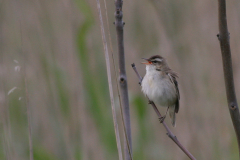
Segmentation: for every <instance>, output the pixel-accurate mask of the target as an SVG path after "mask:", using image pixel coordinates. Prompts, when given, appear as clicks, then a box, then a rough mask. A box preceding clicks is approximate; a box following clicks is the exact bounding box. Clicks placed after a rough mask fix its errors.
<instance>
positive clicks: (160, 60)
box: [154, 58, 162, 62]
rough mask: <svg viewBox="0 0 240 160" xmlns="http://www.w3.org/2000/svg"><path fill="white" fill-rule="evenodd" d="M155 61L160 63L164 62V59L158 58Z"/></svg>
mask: <svg viewBox="0 0 240 160" xmlns="http://www.w3.org/2000/svg"><path fill="white" fill-rule="evenodd" d="M154 60H155V61H159V62H162V59H160V58H156V59H154Z"/></svg>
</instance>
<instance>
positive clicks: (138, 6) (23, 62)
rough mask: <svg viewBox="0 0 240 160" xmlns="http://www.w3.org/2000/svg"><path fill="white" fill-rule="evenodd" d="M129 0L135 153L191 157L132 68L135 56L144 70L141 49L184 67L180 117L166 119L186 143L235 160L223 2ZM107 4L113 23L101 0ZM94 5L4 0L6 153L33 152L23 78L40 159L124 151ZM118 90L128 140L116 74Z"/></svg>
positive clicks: (235, 18) (233, 21) (0, 150)
mask: <svg viewBox="0 0 240 160" xmlns="http://www.w3.org/2000/svg"><path fill="white" fill-rule="evenodd" d="M106 3H107V11H108V20H109V23H110V31H109V32H110V34H111V38H112V44H113V50H114V56H115V60H116V61H117V53H116V51H117V46H116V44H117V42H116V32H115V27H114V25H113V24H112V22H114V21H115V20H114V8H115V6H114V1H113V0H112V1H109V0H107V1H106ZM123 4H124V5H123V14H124V17H123V19H124V21H125V22H126V25H125V27H124V36H125V37H124V38H125V54H126V55H125V57H126V70H127V76H128V87H129V96H130V97H129V98H130V112H131V126H132V140H133V141H132V143H133V157H134V159H135V160H150V159H151V160H157V159H163V160H171V159H172V160H185V159H188V158H187V157H186V155H184V154H183V152H182V151H181V150H180V149H179V148H178V147H177V146H176V145H175V144H174V143H173V142H172V141H171V140H170V139H169V138H168V137H167V136H166V131H165V130H164V128H163V127H162V126H161V125H160V124H159V121H158V119H157V116H156V115H155V112H154V111H153V110H152V108H151V106H149V105H148V104H147V100H146V98H144V96H143V94H142V93H141V90H140V87H139V85H138V80H137V77H136V75H135V73H134V72H133V70H132V69H131V63H133V62H134V63H135V64H136V66H137V69H138V71H139V73H140V74H141V75H142V76H143V75H144V74H145V66H143V65H141V64H140V62H141V58H142V57H146V58H147V57H149V56H151V55H154V54H160V55H162V56H164V57H166V58H167V60H168V63H169V65H170V67H171V68H172V69H173V70H175V71H176V72H177V73H179V77H180V79H179V88H180V93H181V100H180V111H179V113H178V114H177V126H176V128H172V127H171V125H170V123H169V122H170V120H169V118H167V119H166V122H167V124H169V126H170V128H171V129H172V131H173V132H174V133H175V134H176V135H177V137H178V139H179V140H180V142H182V144H183V145H184V146H185V147H186V148H187V149H189V151H190V152H191V153H192V154H193V155H194V156H195V157H196V158H197V159H203V160H210V159H218V160H226V159H229V160H230V159H238V148H237V142H236V137H235V133H234V129H233V126H232V123H231V119H230V115H229V112H228V108H227V102H226V95H225V86H224V81H223V73H222V61H221V53H220V47H219V42H218V40H217V37H216V35H217V33H218V17H217V15H218V13H217V1H207V0H201V1H187V0H181V1H176V0H141V1H137V0H131V1H124V3H123ZM101 6H102V13H103V18H104V24H105V29H107V25H106V16H105V9H104V7H103V6H104V3H103V1H102V0H101ZM239 10H240V2H239V1H227V14H228V24H229V25H228V28H229V31H230V33H231V35H230V36H231V39H230V41H231V49H232V58H233V69H234V79H235V86H236V92H237V95H240V92H239V90H240V69H239V68H240V63H239V59H240V54H238V52H239V50H240V45H239V42H240V32H239V27H240V12H239ZM97 13H98V12H97V5H96V1H95V0H73V1H71V0H58V1H54V0H41V1H40V0H33V1H26V0H2V1H1V5H0V24H1V25H0V42H1V43H0V122H1V123H0V135H1V137H0V144H1V145H0V159H10V160H25V159H29V145H28V138H29V134H28V121H27V107H26V93H25V85H24V78H26V79H27V88H28V94H27V96H28V97H29V107H30V109H31V126H32V141H33V151H34V159H35V160H60V159H61V160H66V159H71V160H115V159H118V154H117V148H116V140H115V135H114V128H113V120H112V111H111V106H110V100H109V93H108V82H107V75H106V66H105V60H104V53H103V46H102V39H101V31H100V25H99V24H100V23H99V19H98V14H97ZM106 31H107V30H106ZM108 42H109V41H108ZM19 68H20V71H19ZM112 71H113V70H112ZM25 73H26V74H25ZM113 75H114V74H113ZM113 78H114V77H113ZM14 87H15V90H14V91H13V92H11V93H10V91H11V89H14ZM114 92H115V97H116V101H115V102H116V106H117V108H116V110H117V115H118V120H119V127H120V131H121V140H123V134H122V130H123V129H122V123H121V119H120V110H119V106H118V100H117V94H116V83H115V81H114ZM238 98H239V96H238ZM161 111H162V113H164V112H165V110H164V109H161Z"/></svg>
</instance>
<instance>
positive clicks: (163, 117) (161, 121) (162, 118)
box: [159, 106, 169, 123]
mask: <svg viewBox="0 0 240 160" xmlns="http://www.w3.org/2000/svg"><path fill="white" fill-rule="evenodd" d="M168 109H169V106H168V108H167V111H166V113H165V115H164V116H162V117H160V118H159V121H160V123H163V121H164V120H165V118H166V115H167V113H168Z"/></svg>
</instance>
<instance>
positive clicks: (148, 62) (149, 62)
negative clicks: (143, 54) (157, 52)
mask: <svg viewBox="0 0 240 160" xmlns="http://www.w3.org/2000/svg"><path fill="white" fill-rule="evenodd" d="M142 59H144V60H146V61H147V62H141V63H142V64H146V65H147V64H152V62H151V61H149V60H148V59H146V58H142Z"/></svg>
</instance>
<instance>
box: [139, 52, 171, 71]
mask: <svg viewBox="0 0 240 160" xmlns="http://www.w3.org/2000/svg"><path fill="white" fill-rule="evenodd" d="M142 59H144V60H146V62H142V63H143V64H146V67H147V68H149V69H156V70H163V69H165V68H168V65H167V62H166V60H165V58H163V57H162V56H160V55H154V56H151V57H150V58H148V59H147V58H142Z"/></svg>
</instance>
